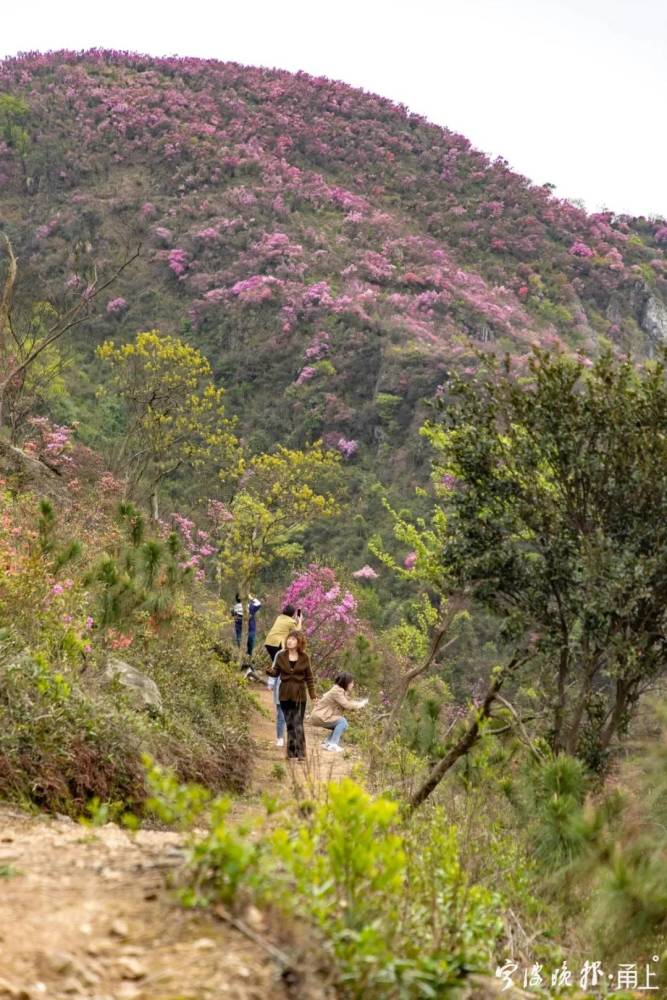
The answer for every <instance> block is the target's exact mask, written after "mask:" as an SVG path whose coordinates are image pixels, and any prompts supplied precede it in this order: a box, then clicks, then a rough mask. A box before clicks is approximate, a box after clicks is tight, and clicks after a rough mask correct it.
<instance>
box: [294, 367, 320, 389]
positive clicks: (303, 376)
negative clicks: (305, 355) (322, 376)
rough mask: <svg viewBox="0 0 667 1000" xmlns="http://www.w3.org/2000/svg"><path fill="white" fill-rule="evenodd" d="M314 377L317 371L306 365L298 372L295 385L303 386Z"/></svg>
mask: <svg viewBox="0 0 667 1000" xmlns="http://www.w3.org/2000/svg"><path fill="white" fill-rule="evenodd" d="M315 375H317V369H316V368H313V366H312V365H306V367H305V368H302V369H301V371H300V372H299V374H298V376H297V379H296V384H297V385H303V383H304V382H310V380H311V378H314V376H315Z"/></svg>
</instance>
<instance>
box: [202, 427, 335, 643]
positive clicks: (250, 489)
mask: <svg viewBox="0 0 667 1000" xmlns="http://www.w3.org/2000/svg"><path fill="white" fill-rule="evenodd" d="M339 467H340V455H338V453H337V452H333V451H330V450H327V449H324V448H322V446H321V445H320V444H315V445H313V446H312V447H311V448H308V449H307V450H306V451H293V450H290V449H289V448H284V447H282V446H279V447H278V448H277V449H276V450H275V451H274V452H272V453H270V454H261V455H257V456H255V457H254V458H251V459H250V460H249V461H248V463H247V466H246V468H245V471H244V472H243V475H242V477H241V479H240V481H239V484H238V487H237V490H236V493H235V495H234V497H233V499H232V501H231V503H230V504H229V516H228V517H227V518H226V519H224V520H222V521H221V523H220V527H219V531H218V540H219V545H220V567H221V575H222V576H223V577H224V578H226V579H229V580H234V581H235V583H236V587H237V589H238V592H239V593H240V595H241V599H242V600H243V601H245V600H246V598H247V595H248V593H249V592H250V591H251V590H252V589H254V587H255V584H256V581H257V578H258V576H259V574H260V573H261V572H262V571H263V570H266V569H267V568H269V567H270V566H271V564H272V563H274V562H275V561H276V560H277V559H290V560H296V559H298V558H299V557H301V556H302V555H303V547H302V545H301V538H302V535H303V532H304V531H305V530H306V529H307V528H308V527H309V526H310V525H311V524H312V523H313V522H314V521H316V520H318V519H320V518H329V517H333V516H334V515H335V514H336V513H337V512H338V511H339V503H338V500H337V499H336V497H335V494H334V490H335V489H336V485H337V480H338V472H339ZM246 633H247V615H244V619H243V634H242V637H241V654H240V655H241V659H242V658H243V649H244V648H245V639H246Z"/></svg>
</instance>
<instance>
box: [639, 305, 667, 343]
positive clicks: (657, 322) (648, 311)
mask: <svg viewBox="0 0 667 1000" xmlns="http://www.w3.org/2000/svg"><path fill="white" fill-rule="evenodd" d="M641 327H642V330H644V332H645V333H647V334H648V336H649V337H650V339H651V340H652V341H653V343H655V344H667V306H666V305H665V304H664V302H662V301H661V300H660V299H658V298H656V296H655V295H649V296H648V298H647V299H646V302H645V303H644V309H643V312H642V317H641Z"/></svg>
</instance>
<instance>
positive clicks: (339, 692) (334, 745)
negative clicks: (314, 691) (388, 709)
mask: <svg viewBox="0 0 667 1000" xmlns="http://www.w3.org/2000/svg"><path fill="white" fill-rule="evenodd" d="M353 687H354V678H353V677H352V675H351V674H338V676H337V677H336V679H335V681H334V685H333V687H332V688H329V690H328V691H327V693H326V694H324V695H322V697H321V698H320V700H319V701H318V702H316V704H315V707H314V708H313V711H312V712H311V713H310V719H309V720H308V721H309V722H310V724H311V726H321V727H322V728H323V729H330V730H331V736H330V737H329V738H328V739H327V740H325V741H324V743H323V744H322V746H323V747H324V749H325V750H334V751H336V752H337V753H342V750H343V748H342V746H341V745H340V738H341V736H342V735H343V733H344V732H345V730H346V729H347V727H348V725H349V723H348V721H347V719H346V718H345V716H344V714H343V713H344V712H346V711H353V712H354V711H357V709H360V708H365V707H366V705H367V704H368V698H361V699H359V700H357V701H355V700H354V699H353V698H350V694H351V693H352V688H353Z"/></svg>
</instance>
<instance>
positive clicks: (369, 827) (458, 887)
mask: <svg viewBox="0 0 667 1000" xmlns="http://www.w3.org/2000/svg"><path fill="white" fill-rule="evenodd" d="M150 780H151V783H152V784H153V786H154V787H157V788H158V790H159V799H160V805H159V815H161V816H169V817H170V818H171V819H172V821H173V819H174V817H177V815H178V813H179V807H178V803H179V802H180V803H181V804H182V805H181V807H180V808H181V810H183V811H184V814H188V815H190V816H191V812H192V804H193V801H194V802H195V812H196V814H197V820H198V822H200V821H201V811H200V809H199V807H200V804H201V802H200V798H199V797H198V796H197V795H196V794H195V796H194V799H193V797H192V796H191V795H188V794H187V793H184V792H183V790H182V789H179V788H178V786H177V785H175V784H174V783H173V782H169V781H168V780H165V777H164V775H163V774H159V775H157V780H156V778H155V777H154V776H151V778H150ZM165 798H166V799H167V800H168V801H167V802H165ZM229 807H230V803H229V800H228V799H219V800H215V801H214V802H212V803H210V804H209V805H208V807H207V808H208V819H209V823H210V831H209V833H208V834H207V835H206V836H205V837H204V838H202V839H198V840H196V842H195V844H194V847H193V850H192V852H191V857H190V871H191V878H190V883H189V887H188V888H187V889H186V890H185V893H184V899H185V901H186V902H188V903H190V904H197V903H199V904H201V903H208V902H212V901H215V900H221V901H222V902H224V903H225V904H226V905H228V906H232V907H234V906H235V905H238V904H240V903H245V902H246V901H247V900H248V899H249V898H255V899H257V900H258V901H260V902H263V903H270V904H271V905H273V906H274V907H278V908H279V909H280V910H282V911H284V912H285V913H286V914H290V915H294V916H297V917H299V918H300V920H301V921H306V922H307V923H308V924H310V925H311V927H312V929H313V930H314V931H315V932H316V933H317V937H318V939H319V942H320V944H321V946H322V947H323V948H324V949H325V950H326V951H328V952H329V954H330V956H331V960H332V962H333V964H334V967H335V969H336V972H337V982H338V988H339V991H340V995H341V996H345V997H350V998H352V997H354V998H359V1000H361V998H363V997H366V998H367V997H373V998H383V997H386V998H405V1000H408V998H412V997H418V996H424V997H443V996H448V995H450V994H451V993H453V992H454V990H455V989H456V987H458V986H460V985H461V983H462V980H463V977H464V976H465V975H466V974H467V973H468V972H470V971H474V970H475V969H479V970H480V971H482V970H484V971H486V970H487V968H488V966H489V963H490V961H491V956H492V954H493V951H494V947H495V944H496V941H497V939H498V937H499V935H500V933H501V930H502V922H501V920H500V916H499V914H500V906H501V899H500V897H499V895H498V894H497V893H495V892H492V891H490V890H488V889H486V888H483V887H481V886H476V885H473V884H471V883H470V881H469V879H468V878H467V877H466V874H465V872H464V870H463V868H462V865H461V863H460V859H459V847H458V836H457V831H456V829H455V828H454V827H452V826H450V825H448V823H447V821H446V818H445V816H444V814H443V812H442V811H436V812H434V813H432V814H425V815H424V816H423V817H420V819H419V820H418V821H417V822H416V824H415V825H413V826H412V827H410V828H406V827H404V826H402V825H401V822H400V817H399V811H398V806H397V804H396V803H395V802H391V801H389V800H388V799H385V798H374V797H373V796H371V795H369V794H368V793H367V792H366V791H364V789H363V788H361V787H360V786H359V785H358V784H356V783H355V782H353V781H351V780H349V779H345V780H343V781H341V782H339V783H336V782H334V783H331V784H330V785H328V786H327V789H326V797H325V798H324V799H323V800H322V801H320V802H318V803H311V804H310V808H308V809H306V808H301V809H300V812H299V816H298V819H297V821H296V822H295V820H294V817H292V816H291V815H290V816H287V817H285V818H284V819H283V820H282V822H280V821H277V818H276V817H274V819H273V821H272V823H271V826H270V828H269V827H268V825H267V826H264V829H260V830H257V829H255V830H254V833H253V831H252V827H253V825H255V826H257V825H260V826H263V825H264V824H263V823H262V821H261V820H257V821H255V822H254V824H253V822H252V821H246V822H244V823H241V824H233V823H231V822H230V820H229V815H228V814H229ZM274 810H275V803H272V802H269V803H267V812H269V813H270V812H273V811H274ZM276 824H277V825H276Z"/></svg>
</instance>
